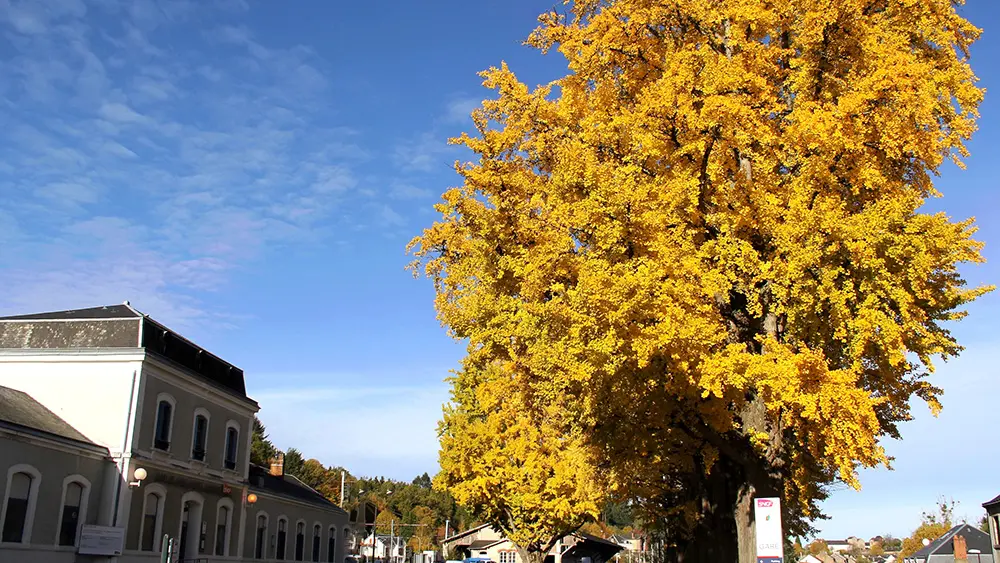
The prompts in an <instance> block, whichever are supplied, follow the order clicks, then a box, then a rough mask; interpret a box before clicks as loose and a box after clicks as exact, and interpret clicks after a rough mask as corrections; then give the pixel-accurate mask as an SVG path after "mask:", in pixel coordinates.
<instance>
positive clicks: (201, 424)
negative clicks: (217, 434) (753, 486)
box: [191, 414, 208, 461]
mask: <svg viewBox="0 0 1000 563" xmlns="http://www.w3.org/2000/svg"><path fill="white" fill-rule="evenodd" d="M207 442H208V418H207V417H206V416H204V415H201V414H199V415H197V416H195V417H194V439H192V440H191V459H196V460H198V461H205V444H206V443H207Z"/></svg>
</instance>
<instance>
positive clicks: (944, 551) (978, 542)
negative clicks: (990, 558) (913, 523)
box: [907, 524, 993, 560]
mask: <svg viewBox="0 0 1000 563" xmlns="http://www.w3.org/2000/svg"><path fill="white" fill-rule="evenodd" d="M957 535H961V536H962V537H964V538H965V546H966V549H978V550H979V551H980V552H981V553H992V549H993V545H992V543H991V541H990V535H989V534H987V533H986V532H984V531H982V530H980V529H978V528H974V527H972V526H970V525H968V524H959V525H958V526H955V527H954V528H952V529H950V530H948V531H947V532H945V533H944V535H942V536H941V537H939V538H938V539H936V540H934V541H932V542H931V543H929V544H927V545H925V546H924V547H923V548H922V549H920V550H919V551H917V552H916V553H914V554H913V555H911V556H909V557H907V559H924V560H926V559H927V558H928V557H930V556H931V555H954V553H955V543H954V541H953V540H954V539H955V536H957Z"/></svg>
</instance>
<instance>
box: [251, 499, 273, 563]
mask: <svg viewBox="0 0 1000 563" xmlns="http://www.w3.org/2000/svg"><path fill="white" fill-rule="evenodd" d="M261 516H263V517H264V537H263V538H261V542H260V544H261V545H260V556H259V557H258V556H257V536H258V534H259V530H260V518H261ZM253 522H254V527H253V557H252V559H254V560H257V561H263V560H265V559H267V538H268V533H269V532H270V530H271V515H270V514H268V513H267V511H266V510H258V511H257V517H256V518H254V521H253Z"/></svg>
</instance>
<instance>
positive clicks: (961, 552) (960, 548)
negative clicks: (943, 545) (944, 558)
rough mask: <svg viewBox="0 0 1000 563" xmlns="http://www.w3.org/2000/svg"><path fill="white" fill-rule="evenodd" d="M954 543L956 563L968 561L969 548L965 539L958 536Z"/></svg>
mask: <svg viewBox="0 0 1000 563" xmlns="http://www.w3.org/2000/svg"><path fill="white" fill-rule="evenodd" d="M953 541H954V542H955V563H959V562H961V561H968V560H969V550H968V549H966V548H967V546H966V545H965V538H964V537H962V536H960V535H957V534H956V535H955V539H954V540H953Z"/></svg>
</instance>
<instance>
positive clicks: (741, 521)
mask: <svg viewBox="0 0 1000 563" xmlns="http://www.w3.org/2000/svg"><path fill="white" fill-rule="evenodd" d="M756 494H757V489H756V487H754V486H753V485H752V484H750V483H744V484H743V486H741V487H740V488H739V493H738V495H737V498H736V505H735V506H734V507H733V520H734V521H735V522H736V544H737V550H738V551H739V559H738V563H754V562H755V561H757V533H756V528H755V527H754V510H753V506H754V505H753V503H754V496H756Z"/></svg>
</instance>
